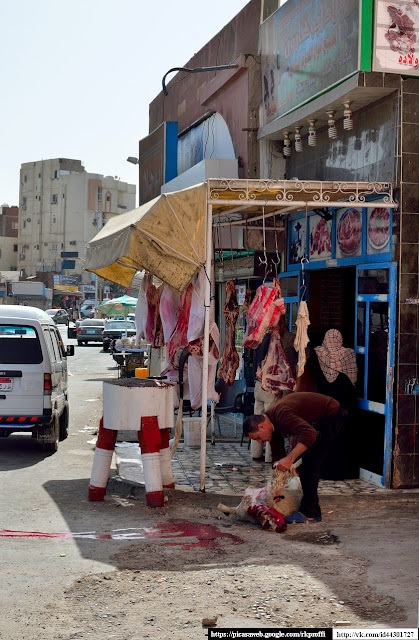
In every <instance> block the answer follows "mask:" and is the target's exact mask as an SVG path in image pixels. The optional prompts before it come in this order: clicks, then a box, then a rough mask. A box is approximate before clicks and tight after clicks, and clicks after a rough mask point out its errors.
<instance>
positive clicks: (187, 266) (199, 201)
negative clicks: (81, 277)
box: [86, 184, 207, 291]
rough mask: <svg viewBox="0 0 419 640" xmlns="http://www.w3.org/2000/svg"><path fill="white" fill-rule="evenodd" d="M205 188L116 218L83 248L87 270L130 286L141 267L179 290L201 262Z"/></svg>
mask: <svg viewBox="0 0 419 640" xmlns="http://www.w3.org/2000/svg"><path fill="white" fill-rule="evenodd" d="M206 205H207V188H206V185H205V184H199V185H196V186H194V187H191V188H189V189H183V190H182V191H176V192H175V193H167V194H163V195H161V196H158V197H157V198H155V199H154V200H151V201H150V202H147V203H146V204H143V205H142V206H141V207H138V209H134V210H133V211H129V212H128V213H124V214H122V215H119V216H115V217H114V218H112V219H111V220H109V222H107V224H106V225H105V226H104V227H103V229H101V230H100V231H99V233H98V234H97V235H96V236H95V237H94V238H93V240H92V241H91V242H90V243H89V245H88V247H87V267H86V269H87V271H93V272H94V273H96V274H97V275H99V276H101V277H102V278H106V279H107V280H110V281H111V282H117V283H118V284H120V285H122V286H124V287H129V285H130V283H131V281H132V278H133V276H134V275H135V273H136V271H140V270H142V269H145V270H146V271H149V272H150V273H152V274H153V275H155V276H157V277H158V278H160V280H162V281H163V282H166V283H167V284H169V285H170V286H171V287H173V288H174V289H177V290H178V291H183V290H184V289H185V288H186V287H187V285H188V284H189V282H190V281H191V280H192V278H193V276H194V274H195V273H196V272H197V271H198V269H199V268H200V267H201V266H202V265H203V264H204V263H205V219H206Z"/></svg>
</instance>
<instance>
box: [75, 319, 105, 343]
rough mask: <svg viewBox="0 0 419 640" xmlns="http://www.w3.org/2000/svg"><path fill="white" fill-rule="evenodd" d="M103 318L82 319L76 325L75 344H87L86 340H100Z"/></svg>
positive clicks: (103, 324) (103, 323)
mask: <svg viewBox="0 0 419 640" xmlns="http://www.w3.org/2000/svg"><path fill="white" fill-rule="evenodd" d="M104 326H105V320H100V319H99V318H92V319H88V320H82V321H81V322H80V324H79V326H78V327H77V344H78V345H79V346H81V345H82V344H87V343H88V342H102V332H103V328H104Z"/></svg>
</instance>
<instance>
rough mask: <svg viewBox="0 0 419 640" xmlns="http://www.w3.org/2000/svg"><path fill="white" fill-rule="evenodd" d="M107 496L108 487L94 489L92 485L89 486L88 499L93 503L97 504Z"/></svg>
mask: <svg viewBox="0 0 419 640" xmlns="http://www.w3.org/2000/svg"><path fill="white" fill-rule="evenodd" d="M105 495H106V487H94V486H93V485H92V484H89V490H88V492H87V497H88V499H89V500H91V501H92V502H97V501H98V500H104V499H105Z"/></svg>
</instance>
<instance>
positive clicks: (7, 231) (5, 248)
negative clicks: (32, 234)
mask: <svg viewBox="0 0 419 640" xmlns="http://www.w3.org/2000/svg"><path fill="white" fill-rule="evenodd" d="M18 228H19V207H16V206H12V207H9V205H7V204H3V205H1V206H0V271H16V270H17V256H18V240H17V237H18Z"/></svg>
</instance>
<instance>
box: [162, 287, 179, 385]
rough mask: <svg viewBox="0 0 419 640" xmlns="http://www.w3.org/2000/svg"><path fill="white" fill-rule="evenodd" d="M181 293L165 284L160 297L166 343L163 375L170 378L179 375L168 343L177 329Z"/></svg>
mask: <svg viewBox="0 0 419 640" xmlns="http://www.w3.org/2000/svg"><path fill="white" fill-rule="evenodd" d="M179 305H180V295H179V293H178V292H177V291H175V289H172V287H169V285H167V284H165V285H164V287H163V292H162V294H161V298H160V317H161V320H162V324H163V335H164V341H165V345H166V360H165V363H164V368H163V371H162V375H166V376H167V378H168V379H169V380H173V379H174V378H176V377H177V372H176V373H175V372H173V371H172V369H173V367H172V365H171V362H170V361H169V357H168V349H167V343H168V340H169V339H170V337H171V336H172V334H173V332H174V331H175V329H176V325H177V322H178V316H179Z"/></svg>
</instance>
